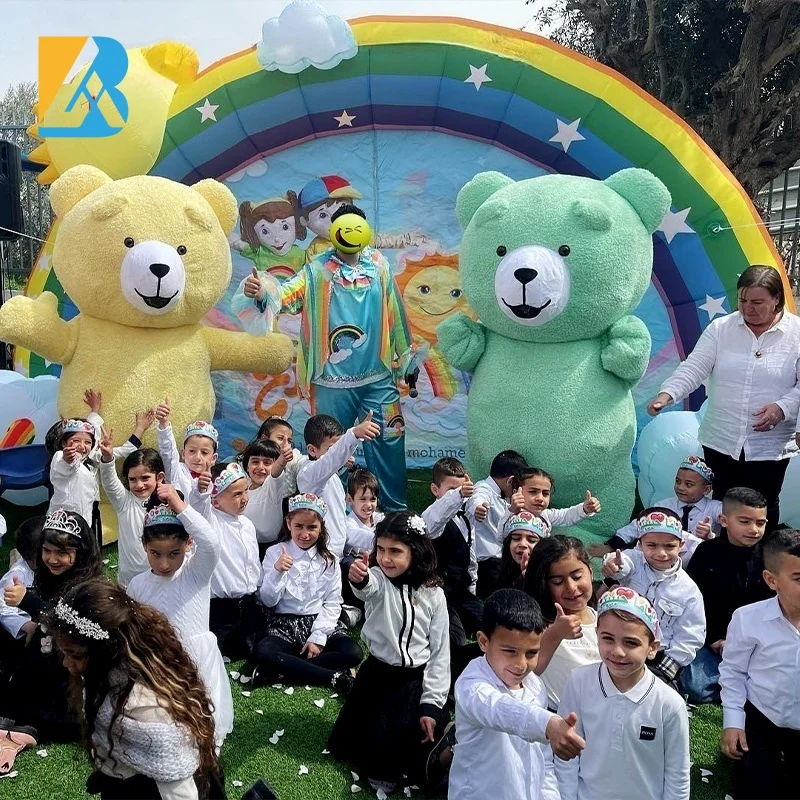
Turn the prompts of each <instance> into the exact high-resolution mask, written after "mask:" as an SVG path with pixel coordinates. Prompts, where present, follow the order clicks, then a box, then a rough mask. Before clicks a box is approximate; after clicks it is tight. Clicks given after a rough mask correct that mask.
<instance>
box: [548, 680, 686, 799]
mask: <svg viewBox="0 0 800 800" xmlns="http://www.w3.org/2000/svg"><path fill="white" fill-rule="evenodd" d="M573 711H574V712H575V713H576V714H577V715H578V722H577V724H576V725H575V730H576V732H577V733H578V734H579V735H580V736H582V737H583V738H584V739H585V740H586V747H585V749H584V750H582V751H581V754H580V755H579V756H578V757H577V758H573V759H570V760H569V761H562V760H561V759H560V758H558V756H556V757H555V759H554V760H555V769H556V776H557V778H558V788H559V791H560V792H561V800H689V717H688V715H687V713H686V706H685V704H684V702H683V698H682V697H681V696H680V695H679V694H678V693H677V692H676V691H675V690H674V689H672V688H670V687H669V686H667V684H666V683H664V682H663V681H660V680H659V679H658V678H656V676H655V675H654V674H653V673H652V672H650V670H648V669H645V670H644V674H643V675H642V677H641V679H640V680H639V682H638V683H637V684H636V685H635V686H634V687H633V688H632V689H629V690H628V691H627V692H625V693H622V692H620V691H619V690H618V689H617V687H616V686H615V685H614V682H613V681H612V680H611V676H610V675H609V674H608V669H607V668H606V666H605V664H596V665H595V664H592V665H590V666H588V667H580V668H578V669H576V670H573V672H572V674H571V675H570V676H569V681H567V687H566V689H565V690H564V696H563V697H562V698H561V703H560V705H559V706H558V713H559V715H560V716H562V717H566V716H567V715H568V714H570V713H571V712H573Z"/></svg>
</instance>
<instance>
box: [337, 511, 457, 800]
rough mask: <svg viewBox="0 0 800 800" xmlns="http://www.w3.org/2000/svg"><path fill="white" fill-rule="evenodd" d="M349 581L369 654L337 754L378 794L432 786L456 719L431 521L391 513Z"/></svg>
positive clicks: (344, 714) (345, 714) (342, 720)
mask: <svg viewBox="0 0 800 800" xmlns="http://www.w3.org/2000/svg"><path fill="white" fill-rule="evenodd" d="M349 579H350V584H351V586H352V587H353V591H354V592H355V595H356V597H358V598H359V599H361V600H362V601H363V602H364V606H365V621H364V627H363V629H362V631H361V636H362V638H363V639H364V641H365V642H366V643H367V647H368V648H369V653H370V654H369V656H368V657H367V660H366V661H365V662H364V664H363V665H362V666H361V668H360V669H359V671H358V674H357V675H356V680H355V684H354V685H353V690H352V692H351V694H350V697H349V698H348V700H347V702H346V703H345V705H344V706H343V707H342V710H341V711H340V712H339V716H338V718H337V720H336V724H335V725H334V726H333V731H332V732H331V735H330V738H329V739H328V748H329V749H330V751H331V753H332V754H333V756H334V757H335V758H338V759H340V760H342V761H347V762H349V763H351V764H352V766H353V767H354V769H355V770H356V771H357V772H358V773H359V774H361V775H365V776H367V778H368V780H369V782H370V785H371V786H372V788H373V789H374V790H375V791H377V790H378V789H381V790H382V791H383V792H384V793H386V794H390V793H391V792H393V791H394V789H395V788H396V786H397V784H398V783H399V782H400V781H401V780H403V778H404V776H408V784H417V785H423V784H425V783H427V775H426V773H427V766H428V758H429V757H430V756H431V755H432V754H433V751H434V749H435V745H436V744H437V743H438V742H439V741H440V740H441V739H442V737H443V736H444V733H445V725H446V723H447V721H448V718H449V715H448V714H447V713H446V712H445V710H444V705H445V702H446V701H447V694H448V691H449V689H450V646H449V636H448V616H447V601H446V600H445V596H444V592H443V591H442V589H441V583H442V581H441V578H439V576H438V575H437V574H436V551H435V550H434V549H433V544H432V542H431V540H430V537H429V536H428V533H427V529H426V527H425V522H424V521H423V519H422V517H419V516H416V515H412V514H409V513H408V512H405V511H395V512H391V513H388V514H387V515H386V516H385V517H384V518H383V519H382V520H381V521H380V522H379V523H378V525H377V526H376V528H375V547H374V549H373V551H372V554H371V555H369V556H367V554H366V553H364V554H363V555H362V557H361V558H360V559H358V560H356V561H354V562H353V563H352V565H351V566H350V570H349Z"/></svg>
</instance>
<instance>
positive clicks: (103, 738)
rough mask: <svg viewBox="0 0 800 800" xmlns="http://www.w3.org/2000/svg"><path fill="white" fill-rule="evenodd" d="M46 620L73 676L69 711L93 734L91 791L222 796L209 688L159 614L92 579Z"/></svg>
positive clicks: (111, 795) (108, 795)
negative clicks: (48, 621) (207, 691)
mask: <svg viewBox="0 0 800 800" xmlns="http://www.w3.org/2000/svg"><path fill="white" fill-rule="evenodd" d="M50 624H51V626H52V630H53V634H54V639H55V644H56V647H57V648H58V650H59V652H60V654H61V659H62V660H63V662H64V666H65V667H66V668H67V670H68V671H69V674H70V689H71V691H70V692H69V696H70V701H71V705H72V709H73V713H74V714H75V716H76V717H77V718H79V719H81V720H82V722H83V725H84V727H85V729H86V730H87V731H88V732H89V738H88V739H87V740H85V741H84V746H85V747H86V749H87V751H88V755H89V758H90V759H91V762H92V766H93V767H94V772H93V773H92V775H90V777H89V779H88V780H87V782H86V789H87V792H88V793H90V794H93V795H99V796H100V797H101V798H104V799H105V800H110V799H111V798H123V797H124V798H132V797H136V798H174V800H177V798H186V799H187V800H188V799H189V798H208V797H221V796H224V794H223V793H222V787H221V785H219V784H218V783H217V781H218V765H217V757H216V754H215V752H214V718H213V716H212V712H211V704H210V701H209V698H208V694H207V693H206V689H205V686H204V685H203V680H202V677H201V675H200V674H199V672H198V669H197V665H196V664H195V663H194V661H193V659H192V657H191V656H190V654H189V653H188V652H187V651H186V650H185V649H184V647H183V646H182V645H181V643H180V640H179V639H178V637H177V635H176V633H175V630H174V629H173V627H172V625H170V624H169V621H168V620H167V618H166V617H165V616H164V615H163V614H162V613H160V612H159V611H157V610H156V609H154V608H151V607H150V606H149V605H146V604H144V603H137V602H136V601H135V600H133V599H131V598H130V597H127V596H126V595H125V590H124V589H123V588H122V587H121V586H116V585H114V584H113V583H111V582H110V581H108V580H106V579H105V578H94V579H92V580H90V581H86V582H84V583H81V584H79V585H78V586H75V587H73V588H72V589H71V590H70V591H69V593H67V594H66V595H65V596H64V597H63V598H61V599H60V600H59V602H58V604H57V605H56V607H55V609H54V610H53V613H52V614H51V616H50ZM195 781H196V782H195ZM212 784H214V786H213V789H212ZM214 789H216V791H214Z"/></svg>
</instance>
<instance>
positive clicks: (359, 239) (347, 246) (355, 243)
mask: <svg viewBox="0 0 800 800" xmlns="http://www.w3.org/2000/svg"><path fill="white" fill-rule="evenodd" d="M328 236H329V237H330V240H331V244H332V245H333V246H334V247H335V248H336V249H337V250H341V251H342V252H343V253H359V252H361V251H362V250H363V249H364V248H365V247H366V246H367V245H368V244H369V241H370V239H371V238H372V228H370V226H369V223H368V222H367V221H366V220H365V219H364V218H363V217H359V216H358V214H342V216H341V217H337V218H336V219H335V220H334V221H333V222H332V223H331V229H330V232H329V233H328Z"/></svg>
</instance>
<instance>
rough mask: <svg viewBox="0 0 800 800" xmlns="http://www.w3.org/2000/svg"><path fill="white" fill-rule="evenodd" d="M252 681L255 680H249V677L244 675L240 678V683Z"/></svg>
mask: <svg viewBox="0 0 800 800" xmlns="http://www.w3.org/2000/svg"><path fill="white" fill-rule="evenodd" d="M251 680H253V679H252V678H249V677H248V676H247V675H242V676H241V677H240V678H239V683H250V681H251Z"/></svg>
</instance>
